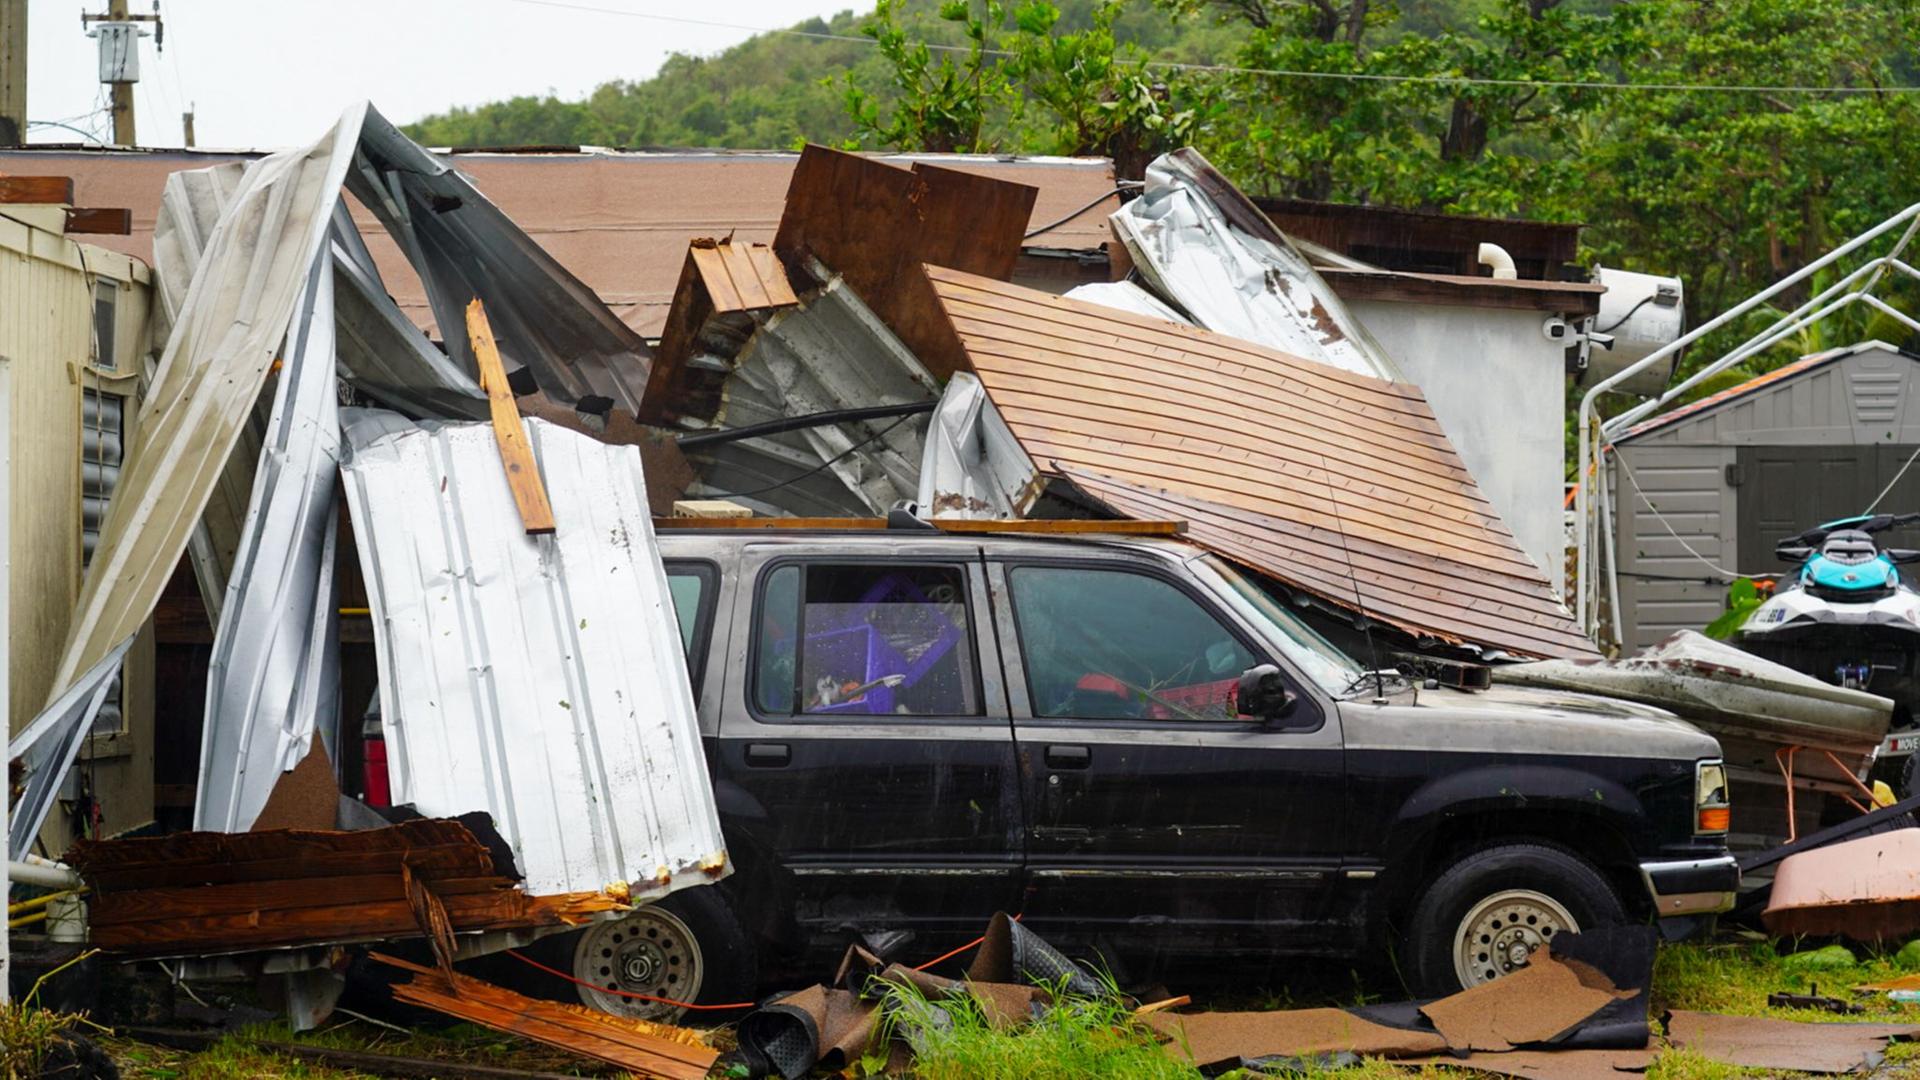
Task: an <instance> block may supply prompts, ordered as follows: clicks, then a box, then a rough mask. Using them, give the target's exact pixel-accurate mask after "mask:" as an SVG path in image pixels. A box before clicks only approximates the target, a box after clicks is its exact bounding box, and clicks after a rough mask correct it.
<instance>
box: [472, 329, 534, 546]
mask: <svg viewBox="0 0 1920 1080" xmlns="http://www.w3.org/2000/svg"><path fill="white" fill-rule="evenodd" d="M467 339H468V340H469V341H471V342H472V343H473V358H474V361H475V363H477V364H478V365H479V368H480V389H482V390H485V391H486V392H487V405H488V407H489V408H490V409H491V410H492V413H493V437H494V441H496V442H498V443H499V444H500V462H501V464H503V465H505V466H506V468H507V488H508V489H509V490H511V491H512V492H513V502H514V505H516V506H518V507H519V508H520V522H521V524H522V525H525V526H526V529H527V535H528V536H538V535H540V534H542V533H551V532H553V530H554V522H553V504H552V503H549V502H548V501H547V489H546V485H544V484H542V483H541V482H540V469H539V468H538V467H537V466H536V465H535V464H534V461H533V446H532V445H531V444H530V443H528V442H527V428H526V425H525V423H523V422H522V421H521V419H520V407H519V405H517V404H515V402H514V400H513V389H512V388H511V387H509V386H508V385H507V369H506V366H505V365H504V364H502V363H501V362H500V349H499V347H498V346H496V345H495V344H494V342H493V328H492V327H491V326H489V325H487V309H486V308H485V307H484V306H482V305H481V303H480V300H479V298H478V297H475V298H474V301H473V303H471V304H468V305H467Z"/></svg>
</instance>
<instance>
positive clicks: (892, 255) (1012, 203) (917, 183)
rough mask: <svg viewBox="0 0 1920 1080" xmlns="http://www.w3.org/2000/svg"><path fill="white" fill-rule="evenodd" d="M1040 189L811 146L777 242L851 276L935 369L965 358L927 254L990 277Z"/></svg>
mask: <svg viewBox="0 0 1920 1080" xmlns="http://www.w3.org/2000/svg"><path fill="white" fill-rule="evenodd" d="M1037 194H1038V192H1037V191H1036V190H1035V189H1034V188H1031V187H1028V186H1027V185H1025V184H1015V183H1009V182H1007V181H1004V180H995V179H992V178H990V177H985V176H980V175H977V174H974V173H968V172H961V171H959V170H957V169H947V168H942V167H940V166H937V165H930V164H928V163H926V162H915V163H914V164H913V167H912V168H911V169H901V168H898V167H896V166H892V165H888V164H886V163H884V162H881V161H876V160H874V159H872V158H866V157H861V156H859V155H857V154H846V153H841V152H840V151H837V150H828V149H826V148H825V147H820V146H809V147H807V148H806V150H805V151H803V152H802V153H801V155H800V163H799V165H798V166H796V167H795V169H794V172H793V183H792V184H791V185H790V186H789V187H788V188H787V209H786V213H785V214H783V215H782V216H781V218H780V231H779V233H778V234H777V235H776V236H775V237H774V241H773V246H774V250H776V251H778V252H779V253H780V256H781V257H782V258H783V259H786V260H788V262H789V264H790V265H798V264H799V263H800V262H801V261H802V260H804V259H805V258H806V257H808V256H812V257H813V258H817V259H818V260H819V261H820V262H821V263H823V264H825V265H826V267H827V268H828V269H829V270H831V271H833V272H834V273H837V274H839V275H841V276H842V277H844V278H845V279H846V281H847V284H849V285H851V286H853V289H854V291H855V292H857V293H859V294H860V298H861V299H862V300H864V301H866V303H867V306H868V307H870V308H872V309H873V312H874V314H876V315H878V316H880V319H881V321H883V322H885V323H886V324H887V326H888V327H890V328H891V329H892V330H893V332H894V333H895V334H897V335H899V337H900V340H901V341H903V342H905V343H906V345H907V347H908V348H909V349H911V350H912V351H913V353H914V355H916V356H918V357H919V358H920V362H921V363H923V364H925V365H926V367H927V370H929V371H931V372H932V373H933V375H934V377H935V378H937V379H946V378H947V377H948V376H950V375H952V374H953V373H954V372H955V371H959V370H962V369H964V368H965V367H966V357H965V354H964V351H963V350H962V349H961V347H960V345H959V343H958V342H957V341H955V340H954V338H953V332H952V329H951V328H950V326H949V325H948V323H947V321H946V319H945V318H944V317H943V316H942V315H941V313H940V306H939V304H938V303H937V302H936V301H935V299H934V296H933V289H932V287H931V286H930V285H929V283H928V281H927V278H926V275H925V274H924V273H923V272H922V271H921V269H920V268H921V266H922V265H923V264H925V265H929V266H946V267H952V268H954V269H957V270H964V271H967V272H969V273H974V274H982V275H985V276H987V277H990V278H998V279H1003V280H1004V279H1005V278H1008V277H1011V276H1012V274H1013V268H1014V263H1015V262H1016V261H1017V260H1018V259H1019V258H1020V245H1021V242H1022V234H1023V233H1024V232H1025V231H1026V227H1027V221H1028V218H1029V216H1030V215H1031V214H1032V212H1033V202H1034V198H1035V196H1036V195H1037Z"/></svg>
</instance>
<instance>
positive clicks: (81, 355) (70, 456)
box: [0, 205, 153, 850]
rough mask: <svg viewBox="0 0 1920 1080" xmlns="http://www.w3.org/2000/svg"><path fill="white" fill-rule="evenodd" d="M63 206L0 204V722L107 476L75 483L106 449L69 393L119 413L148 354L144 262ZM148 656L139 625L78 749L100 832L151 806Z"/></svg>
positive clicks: (56, 619)
mask: <svg viewBox="0 0 1920 1080" xmlns="http://www.w3.org/2000/svg"><path fill="white" fill-rule="evenodd" d="M64 217H65V215H64V211H63V210H62V209H61V208H58V207H40V206H17V205H15V206H9V207H7V208H6V213H5V215H4V216H0V356H4V357H6V358H7V364H8V367H9V368H10V375H11V383H12V394H11V398H12V400H11V402H10V403H9V405H8V406H7V408H8V421H9V425H10V431H9V437H8V440H7V447H6V453H7V455H8V458H9V464H10V467H11V474H12V483H11V485H10V490H9V492H8V496H7V499H8V502H7V510H8V543H9V545H10V547H11V551H10V559H9V565H8V579H7V580H8V586H9V591H10V593H11V597H10V599H11V603H10V604H9V610H8V614H7V623H6V630H7V633H8V636H9V654H8V655H9V664H8V673H9V679H8V684H9V685H8V701H7V706H8V731H9V732H10V733H11V732H16V731H18V730H19V729H20V728H22V727H24V726H25V725H26V723H27V722H28V721H30V720H32V719H33V717H34V716H35V715H36V714H37V713H38V712H39V711H40V709H41V707H42V706H43V705H45V704H46V701H47V695H48V694H49V693H50V692H51V691H52V688H53V687H52V681H53V676H54V674H55V670H56V668H57V667H58V665H59V661H60V654H61V651H62V649H63V647H64V646H65V644H66V638H67V624H68V620H69V618H70V617H71V615H72V611H73V605H74V601H75V599H76V598H77V597H78V595H79V590H80V579H81V574H82V573H83V543H84V540H83V531H84V530H83V525H84V520H85V515H86V501H87V496H88V492H89V490H90V489H91V490H92V491H93V492H94V493H95V494H96V495H97V494H98V493H99V492H100V491H102V490H105V489H110V482H111V479H112V477H111V475H110V474H105V475H103V474H102V470H100V469H94V470H93V472H94V476H93V480H94V481H95V483H93V484H88V483H87V477H86V475H85V470H84V469H83V461H86V460H88V459H89V458H92V459H98V457H99V456H100V454H101V452H102V451H106V450H111V449H114V448H112V447H109V446H105V445H94V446H89V440H88V437H87V433H86V432H85V430H84V419H83V417H84V414H85V413H86V412H87V411H89V410H87V409H85V407H84V394H83V391H88V390H90V391H94V392H95V393H96V394H98V395H102V396H104V397H108V398H121V399H124V401H123V402H122V403H121V404H122V408H123V409H124V410H125V411H126V419H128V420H131V419H132V415H133V410H135V409H136V408H137V406H138V399H137V392H138V384H139V375H140V371H141V367H142V364H143V362H144V358H145V357H146V354H147V352H148V343H147V332H146V326H147V314H148V310H149V306H150V304H151V298H152V289H151V277H150V275H149V273H148V271H147V268H146V267H145V266H144V265H143V264H141V263H139V262H138V261H136V260H133V259H130V258H128V257H127V256H124V255H120V254H118V253H116V252H111V251H108V250H106V249H104V248H98V247H94V246H91V245H81V244H79V243H77V242H76V241H74V240H71V239H69V238H67V237H66V236H65V235H63V230H64ZM96 289H98V295H100V296H102V297H103V298H104V297H105V296H108V295H110V296H111V297H112V303H113V323H112V348H113V354H112V356H110V357H109V358H107V362H105V363H102V362H100V359H99V358H98V357H96V356H95V355H94V346H93V338H94V325H95V324H94V314H95V298H96ZM132 427H133V425H132V424H131V423H128V424H126V425H125V427H124V430H125V431H127V432H129V433H130V432H131V430H132ZM117 450H118V454H119V456H120V457H121V458H122V459H126V458H128V457H130V456H131V455H133V454H134V453H136V452H137V447H133V446H128V445H125V443H124V440H121V445H120V446H119V447H118V448H117ZM90 451H91V453H90ZM152 668H153V643H152V640H151V633H150V632H149V633H147V634H143V635H142V637H141V640H139V641H138V642H136V643H135V645H134V648H133V651H132V652H131V653H130V654H129V656H128V658H127V661H126V666H125V668H124V670H123V672H122V701H123V703H124V709H123V715H122V718H121V721H120V724H119V725H118V727H119V732H118V733H117V734H103V735H102V736H100V737H97V738H95V739H94V740H93V741H92V744H91V745H90V746H89V747H88V748H86V749H85V750H83V751H82V756H83V758H84V759H87V760H88V761H89V766H88V768H89V772H90V776H91V781H92V783H93V785H94V794H95V796H96V797H97V799H98V801H99V805H100V810H101V812H102V814H103V820H102V831H103V833H112V832H119V831H122V830H125V829H130V828H134V827H137V826H139V825H141V824H144V823H145V822H146V821H148V820H150V819H151V817H152V814H153V745H152V744H153V731H152V729H153V707H152V705H153V701H152V699H153V689H152V686H153V677H152ZM103 730H104V729H103ZM60 817H61V815H60V814H59V813H56V814H55V815H54V819H53V820H50V821H49V822H48V824H47V830H46V837H47V843H48V846H49V847H50V848H55V849H56V850H57V849H58V848H59V847H63V846H64V844H65V842H66V840H68V839H69V838H70V837H71V836H72V829H71V824H70V823H68V822H65V821H62V820H59V819H60Z"/></svg>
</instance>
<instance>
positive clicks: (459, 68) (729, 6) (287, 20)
mask: <svg viewBox="0 0 1920 1080" xmlns="http://www.w3.org/2000/svg"><path fill="white" fill-rule="evenodd" d="M569 2H572V0H569ZM577 3H578V4H579V6H580V7H584V8H603V9H609V11H616V12H617V11H630V12H636V13H642V14H653V15H665V16H670V17H674V18H694V19H703V20H709V21H713V22H722V23H732V24H736V25H739V26H748V27H774V26H791V25H792V24H794V23H796V22H799V21H801V20H803V19H806V18H808V17H810V16H814V15H828V14H831V13H833V12H836V11H842V10H846V9H848V8H855V7H858V8H862V9H864V8H866V7H870V6H871V4H869V3H867V2H865V0H702V2H700V3H688V2H686V0H679V2H674V3H662V2H660V0H577ZM83 10H89V11H104V10H106V0H91V2H90V3H86V4H81V3H77V2H75V0H30V12H29V18H30V20H31V22H30V25H29V36H30V38H31V49H32V52H31V54H30V56H29V59H28V67H27V81H28V87H27V95H28V96H27V111H28V119H30V120H55V121H64V122H66V123H69V124H72V125H74V126H75V127H79V128H82V129H89V128H91V129H92V130H94V131H97V132H99V133H100V134H102V135H107V134H109V133H110V132H111V130H112V128H111V124H110V122H109V121H108V120H107V119H106V116H105V113H104V112H97V111H96V110H98V109H99V107H100V105H101V104H102V103H103V102H104V94H105V90H106V88H105V87H104V86H102V85H101V84H100V83H99V81H98V79H99V64H98V59H97V54H96V52H95V48H96V47H95V44H94V42H93V41H92V39H90V38H88V37H86V36H85V32H84V30H83V29H82V28H81V25H80V13H81V12H82V11H83ZM128 10H129V11H131V12H132V13H135V14H143V13H147V12H150V11H152V10H153V0H129V2H128ZM161 14H163V15H164V16H165V17H166V51H165V52H164V53H158V54H156V52H155V50H154V42H153V41H152V40H147V41H145V42H142V44H141V54H140V74H141V81H140V83H139V84H138V85H137V86H135V87H134V113H135V118H136V122H137V125H138V131H137V135H138V138H139V141H140V143H141V144H142V145H146V146H178V145H180V143H181V136H180V113H181V112H182V111H183V109H184V108H185V107H186V105H187V103H188V102H191V103H192V104H193V108H194V110H195V123H194V127H195V135H196V138H197V141H198V143H199V145H201V146H203V147H254V146H284V145H290V144H295V143H305V142H308V141H311V140H313V139H315V138H318V137H319V136H320V134H321V133H322V132H323V131H325V130H326V128H327V125H329V124H331V123H332V122H333V120H334V119H335V118H336V117H338V116H339V114H340V110H341V109H342V108H344V107H345V106H346V105H347V104H348V103H349V102H351V101H354V100H356V99H359V98H367V99H369V100H371V101H372V102H373V103H374V105H375V106H376V107H378V108H379V109H380V111H381V112H382V113H384V114H385V115H386V116H387V117H388V118H389V119H391V120H393V121H395V122H396V123H406V122H408V121H411V120H417V119H419V118H420V117H421V116H424V115H426V114H428V113H433V112H439V111H441V110H443V109H446V108H448V107H449V106H453V105H478V104H481V103H484V102H488V101H494V100H497V99H501V98H508V97H513V96H515V95H517V94H545V93H547V92H549V91H551V92H553V93H556V94H559V95H560V96H561V97H564V98H577V97H580V96H581V95H583V94H585V93H586V92H587V91H589V90H591V89H593V87H595V86H597V85H599V84H600V83H603V82H606V81H608V80H610V79H644V78H646V77H648V76H650V75H652V74H653V73H654V72H655V71H656V70H658V69H659V67H660V64H661V62H662V61H664V60H665V59H666V57H667V55H668V54H669V53H673V52H688V53H694V54H697V55H706V54H711V53H715V52H718V51H720V50H721V49H724V48H726V47H727V46H729V45H732V44H735V43H737V42H739V41H741V40H742V39H744V38H747V37H749V36H751V34H750V32H748V31H742V30H733V29H725V28H720V27H712V26H693V25H687V24H684V23H674V22H669V21H664V20H660V19H652V18H633V17H628V16H623V15H620V14H615V13H609V12H608V11H586V10H572V9H566V8H560V7H552V6H544V5H541V4H537V3H533V2H530V0H163V3H162V5H161ZM30 137H31V141H34V142H76V141H80V137H79V136H77V135H75V134H74V133H73V132H71V131H65V130H62V129H60V128H46V127H37V128H34V129H33V130H32V132H31V134H30Z"/></svg>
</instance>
